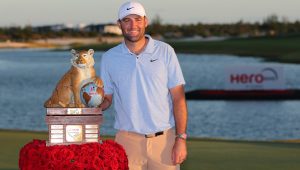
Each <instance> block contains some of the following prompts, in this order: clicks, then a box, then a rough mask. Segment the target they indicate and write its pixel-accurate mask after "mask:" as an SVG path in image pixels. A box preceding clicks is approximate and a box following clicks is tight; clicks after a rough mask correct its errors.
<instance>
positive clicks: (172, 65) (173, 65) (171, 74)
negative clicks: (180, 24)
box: [167, 46, 185, 89]
mask: <svg viewBox="0 0 300 170" xmlns="http://www.w3.org/2000/svg"><path fill="white" fill-rule="evenodd" d="M168 51H169V52H168V68H167V69H168V88H169V89H171V88H173V87H175V86H178V85H184V84H185V80H184V77H183V74H182V70H181V68H180V65H179V61H178V58H177V55H176V53H175V51H174V49H173V48H172V47H170V46H169V49H168Z"/></svg>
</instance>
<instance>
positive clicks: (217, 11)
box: [0, 0, 300, 27]
mask: <svg viewBox="0 0 300 170" xmlns="http://www.w3.org/2000/svg"><path fill="white" fill-rule="evenodd" d="M126 1H127V0H0V27H8V26H25V25H31V26H42V25H53V24H73V25H76V24H81V23H83V24H98V23H115V22H116V20H117V13H118V9H119V7H120V5H121V4H122V3H124V2H126ZM139 2H141V3H142V4H143V5H144V7H145V9H146V14H147V17H148V18H149V20H150V21H151V20H152V19H153V18H155V17H156V16H159V18H160V19H161V21H162V23H163V24H191V23H194V24H195V23H199V22H201V23H233V22H238V21H240V20H243V21H245V22H262V21H263V20H264V19H265V18H266V17H268V16H270V15H272V14H276V15H277V16H278V17H279V18H280V19H281V18H282V17H285V18H287V19H288V20H289V21H295V20H300V12H299V11H300V10H299V9H300V0H139Z"/></svg>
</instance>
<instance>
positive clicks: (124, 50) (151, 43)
mask: <svg viewBox="0 0 300 170" xmlns="http://www.w3.org/2000/svg"><path fill="white" fill-rule="evenodd" d="M145 37H146V38H148V44H147V46H146V48H145V49H144V51H143V52H142V53H150V54H151V53H152V52H153V51H154V40H153V39H152V37H151V36H150V35H148V34H146V35H145ZM121 48H122V53H125V54H128V53H129V54H133V53H132V52H131V51H130V50H129V49H128V48H127V46H126V44H125V41H123V42H122V45H121Z"/></svg>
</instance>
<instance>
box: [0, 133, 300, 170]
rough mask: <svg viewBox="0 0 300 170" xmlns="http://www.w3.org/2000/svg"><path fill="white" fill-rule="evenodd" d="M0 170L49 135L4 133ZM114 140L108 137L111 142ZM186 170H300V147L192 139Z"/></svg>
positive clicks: (12, 169) (10, 167)
mask: <svg viewBox="0 0 300 170" xmlns="http://www.w3.org/2000/svg"><path fill="white" fill-rule="evenodd" d="M0 136H1V140H0V145H1V149H0V170H4V169H5V170H15V169H18V159H19V156H18V155H19V150H20V149H21V147H22V146H24V145H25V144H26V143H28V142H30V141H32V139H44V140H47V137H48V136H47V133H45V132H24V131H5V130H0ZM108 138H110V139H111V137H105V138H104V139H108ZM181 169H182V170H283V169H284V170H295V169H300V144H299V143H287V142H249V141H228V140H212V139H211V140H210V139H190V140H189V141H188V159H187V160H186V161H185V163H184V164H183V165H182V168H181Z"/></svg>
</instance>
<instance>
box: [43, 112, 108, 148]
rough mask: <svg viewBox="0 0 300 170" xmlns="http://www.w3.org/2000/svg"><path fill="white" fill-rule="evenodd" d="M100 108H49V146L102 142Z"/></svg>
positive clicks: (47, 116)
mask: <svg viewBox="0 0 300 170" xmlns="http://www.w3.org/2000/svg"><path fill="white" fill-rule="evenodd" d="M102 120H103V117H102V110H101V109H100V108H47V115H46V123H47V125H48V132H49V141H48V142H47V145H49V146H51V145H68V144H83V143H88V142H100V125H101V123H102Z"/></svg>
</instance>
